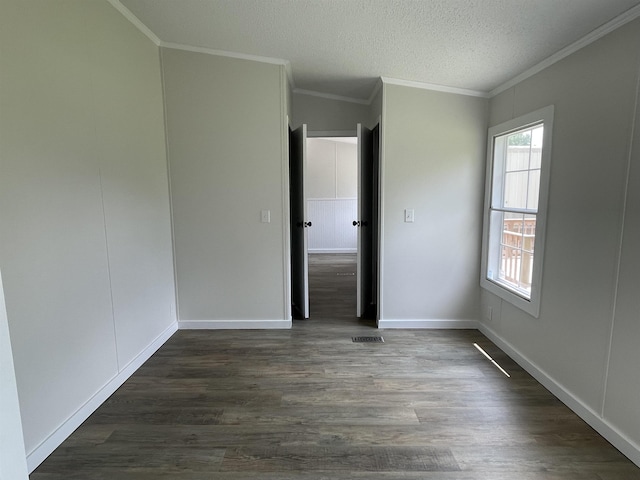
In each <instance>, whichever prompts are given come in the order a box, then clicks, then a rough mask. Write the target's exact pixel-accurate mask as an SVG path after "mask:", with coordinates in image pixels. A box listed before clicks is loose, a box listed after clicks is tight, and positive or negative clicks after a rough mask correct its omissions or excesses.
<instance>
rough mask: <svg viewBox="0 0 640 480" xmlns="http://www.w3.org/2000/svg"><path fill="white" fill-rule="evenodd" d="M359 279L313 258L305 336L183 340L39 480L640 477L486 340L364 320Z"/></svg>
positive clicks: (250, 334)
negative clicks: (358, 307)
mask: <svg viewBox="0 0 640 480" xmlns="http://www.w3.org/2000/svg"><path fill="white" fill-rule="evenodd" d="M352 273H355V265H354V256H352V255H340V256H333V257H332V256H326V255H319V256H315V255H314V256H312V258H311V272H310V283H311V318H310V319H309V320H306V321H296V322H294V327H293V329H291V330H277V331H273V330H272V331H246V330H245V331H179V332H177V333H176V334H175V335H174V336H173V337H172V338H171V339H170V340H169V341H168V342H167V343H166V344H165V345H164V346H163V347H162V348H161V349H160V350H159V351H158V352H157V353H156V354H155V355H154V356H153V357H152V358H151V359H150V360H149V361H147V362H146V363H145V364H144V365H143V366H142V367H141V368H140V369H139V370H138V372H136V373H135V374H134V375H133V376H132V377H131V378H130V379H129V380H128V381H127V382H126V383H125V384H124V385H123V386H122V387H121V388H120V389H119V390H118V391H117V392H116V393H115V394H114V395H113V396H112V397H111V398H110V399H109V400H108V401H107V402H106V403H105V404H104V405H102V406H101V407H100V408H99V409H98V410H97V411H96V412H95V413H94V414H93V415H92V416H91V417H90V418H89V419H88V420H87V421H86V422H85V423H84V424H83V425H82V426H81V427H80V428H79V429H78V430H77V431H76V432H75V433H74V434H73V435H71V436H70V437H69V439H67V440H66V441H65V442H64V443H63V444H62V445H61V446H60V447H59V448H58V449H57V450H56V451H55V452H54V453H53V454H52V455H51V456H50V457H49V458H48V459H47V460H46V461H45V462H44V463H42V465H40V467H39V468H38V469H37V470H36V471H35V472H34V473H33V474H32V475H31V477H30V478H31V479H32V480H53V479H65V480H78V479H105V480H106V479H109V480H111V479H117V480H133V479H135V480H151V479H153V480H163V479H184V480H196V479H197V480H205V479H206V480H215V479H229V480H240V479H266V480H276V479H278V480H282V479H284V480H288V479H298V478H300V479H307V480H320V479H337V480H346V479H373V480H375V479H380V480H381V479H385V480H391V479H404V480H406V479H425V480H481V479H482V480H485V479H486V480H534V479H535V480H538V479H545V480H560V479H562V480H637V479H640V469H639V468H638V467H636V466H635V465H634V464H633V463H632V462H630V461H629V460H628V459H626V458H625V457H624V456H623V455H622V454H620V453H619V452H618V451H617V450H616V449H615V448H614V447H612V446H611V445H610V444H609V443H608V442H607V441H606V440H604V439H603V438H602V437H601V436H600V435H598V434H597V433H596V432H594V431H593V430H592V429H591V428H590V427H589V426H588V425H587V424H586V423H584V422H583V421H582V420H581V419H580V418H578V417H577V416H576V415H575V414H573V413H572V412H571V411H570V410H569V409H568V408H567V407H565V406H564V405H563V404H562V403H561V402H560V401H558V400H557V399H556V398H555V397H554V396H553V395H551V394H550V393H549V392H548V391H547V390H545V389H544V388H543V387H542V386H541V385H540V384H538V383H537V382H536V381H535V380H534V379H533V378H532V377H530V376H529V375H528V374H527V373H526V372H524V371H523V370H522V369H521V368H520V367H519V366H518V365H516V364H515V363H514V362H513V361H511V360H510V359H509V358H508V357H507V356H506V355H505V354H504V353H502V352H501V351H500V350H499V349H498V348H497V347H495V346H494V345H493V344H492V343H491V342H489V341H488V340H487V339H486V338H485V337H484V336H483V335H482V334H480V333H479V332H477V331H473V330H384V331H382V330H375V329H374V327H373V326H372V324H371V323H366V322H360V321H358V319H356V318H355V276H354V275H351V274H352ZM360 335H382V336H383V337H384V343H375V344H372V343H353V342H352V341H351V337H352V336H360ZM474 343H477V344H479V345H480V346H482V347H483V348H484V349H485V350H486V351H487V352H488V353H489V354H490V355H491V356H492V357H493V358H494V359H495V360H496V361H497V362H498V363H499V364H500V365H501V366H502V367H503V368H504V369H505V370H506V371H507V372H508V373H509V374H510V375H511V377H510V378H507V377H506V376H505V375H504V374H503V373H501V372H500V371H499V370H498V369H497V368H495V367H494V366H493V365H492V364H491V363H490V362H489V361H488V360H487V359H486V358H485V357H484V356H483V355H482V354H481V353H480V352H479V351H478V350H476V348H474V346H473V344H474Z"/></svg>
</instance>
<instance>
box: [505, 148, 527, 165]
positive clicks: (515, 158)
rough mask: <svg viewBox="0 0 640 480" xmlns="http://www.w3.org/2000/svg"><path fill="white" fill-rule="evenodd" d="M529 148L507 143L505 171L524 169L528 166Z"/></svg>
mask: <svg viewBox="0 0 640 480" xmlns="http://www.w3.org/2000/svg"><path fill="white" fill-rule="evenodd" d="M530 150H531V149H530V148H529V147H528V146H527V147H523V146H516V145H509V147H508V148H507V167H506V171H507V172H512V171H514V170H526V169H528V168H529V156H530Z"/></svg>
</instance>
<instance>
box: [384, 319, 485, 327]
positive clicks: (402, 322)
mask: <svg viewBox="0 0 640 480" xmlns="http://www.w3.org/2000/svg"><path fill="white" fill-rule="evenodd" d="M378 328H421V329H429V328H433V329H449V328H450V329H474V330H477V329H478V321H477V320H467V319H460V320H438V319H435V318H433V319H426V318H403V319H379V320H378Z"/></svg>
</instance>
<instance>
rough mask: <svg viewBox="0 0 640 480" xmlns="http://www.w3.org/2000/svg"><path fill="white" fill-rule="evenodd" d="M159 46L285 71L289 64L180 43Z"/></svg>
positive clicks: (269, 58)
mask: <svg viewBox="0 0 640 480" xmlns="http://www.w3.org/2000/svg"><path fill="white" fill-rule="evenodd" d="M159 46H160V47H162V48H169V49H171V50H184V51H186V52H194V53H204V54H206V55H214V56H217V57H229V58H237V59H240V60H251V61H252V62H260V63H269V64H271V65H284V66H285V70H286V67H287V64H288V63H289V61H288V60H284V59H282V58H272V57H261V56H259V55H249V54H246V53H237V52H227V51H225V50H215V49H213V48H205V47H193V46H191V45H183V44H181V43H171V42H162V41H161V42H160V44H159Z"/></svg>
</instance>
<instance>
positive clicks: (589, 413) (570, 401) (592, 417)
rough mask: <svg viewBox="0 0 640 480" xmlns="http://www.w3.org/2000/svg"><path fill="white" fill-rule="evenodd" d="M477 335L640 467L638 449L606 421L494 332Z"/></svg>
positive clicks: (487, 331) (481, 325) (639, 447)
mask: <svg viewBox="0 0 640 480" xmlns="http://www.w3.org/2000/svg"><path fill="white" fill-rule="evenodd" d="M478 329H479V330H480V332H482V334H483V335H485V336H486V337H487V338H488V339H489V340H491V341H492V342H493V343H495V344H496V345H497V346H498V347H500V349H501V350H502V351H503V352H505V353H506V354H507V355H509V356H510V357H511V358H512V359H513V360H515V362H516V363H517V364H518V365H520V366H521V367H522V368H524V369H525V370H526V371H527V372H528V373H529V374H530V375H531V376H532V377H534V378H535V379H536V380H537V381H538V382H540V383H541V384H542V385H543V386H544V387H545V388H546V389H547V390H549V391H550V392H551V393H553V394H554V395H555V396H556V397H557V398H558V399H559V400H560V401H561V402H562V403H564V404H565V405H566V406H567V407H569V408H570V409H571V410H573V411H574V412H575V413H576V414H577V415H578V416H579V417H580V418H582V419H583V420H584V421H585V422H587V423H588V424H589V425H591V427H593V429H594V430H596V431H597V432H598V433H599V434H600V435H602V436H603V437H604V438H606V439H607V440H608V441H609V442H610V443H611V444H612V445H613V446H614V447H616V448H617V449H618V450H620V451H621V452H622V453H623V454H624V455H626V456H627V457H628V458H629V460H631V461H632V462H633V463H635V464H636V465H638V466H639V467H640V445H638V444H636V443H634V442H633V441H632V440H631V439H630V438H628V437H627V436H626V435H625V434H624V433H622V432H620V431H619V430H618V429H617V428H616V427H614V426H613V425H611V424H610V423H609V422H608V421H607V419H605V418H603V417H602V416H600V415H599V414H598V413H597V412H595V411H594V410H593V409H591V408H590V407H589V406H587V405H586V404H584V403H583V402H582V401H581V400H580V399H579V398H578V397H576V396H575V395H573V394H572V393H571V392H570V391H568V390H567V389H565V388H564V387H563V386H562V384H561V383H560V382H558V381H556V380H555V379H554V378H553V377H552V376H551V375H549V374H548V373H547V372H545V371H544V370H543V369H541V368H540V367H539V366H538V365H536V364H535V363H533V362H532V361H531V360H529V359H528V358H527V357H526V356H525V355H523V354H522V353H520V352H519V351H518V350H517V349H516V348H515V347H514V346H513V345H511V344H510V343H509V342H507V341H506V340H504V339H503V338H502V337H500V336H499V335H498V334H497V333H496V332H494V331H493V330H492V329H490V328H489V327H487V326H486V325H484V324H480V325H479V328H478Z"/></svg>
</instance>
